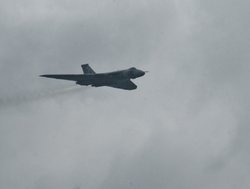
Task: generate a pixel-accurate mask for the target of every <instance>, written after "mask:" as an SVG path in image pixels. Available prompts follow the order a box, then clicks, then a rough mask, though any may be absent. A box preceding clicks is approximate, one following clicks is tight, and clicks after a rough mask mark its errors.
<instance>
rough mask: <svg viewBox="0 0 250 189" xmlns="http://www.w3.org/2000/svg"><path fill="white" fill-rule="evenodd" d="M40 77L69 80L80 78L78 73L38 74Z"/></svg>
mask: <svg viewBox="0 0 250 189" xmlns="http://www.w3.org/2000/svg"><path fill="white" fill-rule="evenodd" d="M40 77H48V78H53V79H63V80H70V81H79V80H81V79H82V75H80V74H55V75H40Z"/></svg>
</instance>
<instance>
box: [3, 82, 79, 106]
mask: <svg viewBox="0 0 250 189" xmlns="http://www.w3.org/2000/svg"><path fill="white" fill-rule="evenodd" d="M81 90H83V88H82V87H77V86H70V87H64V88H57V89H46V90H43V91H30V92H27V93H26V94H18V95H15V96H9V97H0V108H4V107H11V106H18V105H21V104H25V103H31V102H35V101H39V100H43V99H44V100H46V99H49V98H55V97H58V96H62V95H66V94H70V93H76V92H79V91H81Z"/></svg>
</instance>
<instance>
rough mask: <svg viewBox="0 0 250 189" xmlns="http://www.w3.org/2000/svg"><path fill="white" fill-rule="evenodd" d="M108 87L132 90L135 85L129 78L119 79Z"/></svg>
mask: <svg viewBox="0 0 250 189" xmlns="http://www.w3.org/2000/svg"><path fill="white" fill-rule="evenodd" d="M109 86H110V87H114V88H119V89H125V90H134V89H136V88H137V86H136V85H135V84H134V83H133V82H132V81H131V80H123V81H119V82H117V83H115V84H111V85H109Z"/></svg>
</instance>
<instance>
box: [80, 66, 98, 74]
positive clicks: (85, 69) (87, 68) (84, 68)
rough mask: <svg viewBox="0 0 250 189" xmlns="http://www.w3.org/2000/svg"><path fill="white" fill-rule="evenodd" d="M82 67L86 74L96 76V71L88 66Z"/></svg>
mask: <svg viewBox="0 0 250 189" xmlns="http://www.w3.org/2000/svg"><path fill="white" fill-rule="evenodd" d="M81 66H82V71H83V73H84V74H95V71H94V70H93V69H92V68H91V67H90V66H89V65H88V64H83V65H81Z"/></svg>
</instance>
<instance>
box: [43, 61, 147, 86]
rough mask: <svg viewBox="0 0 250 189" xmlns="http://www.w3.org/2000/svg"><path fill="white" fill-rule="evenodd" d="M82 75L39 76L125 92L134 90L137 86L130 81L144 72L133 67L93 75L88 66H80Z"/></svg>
mask: <svg viewBox="0 0 250 189" xmlns="http://www.w3.org/2000/svg"><path fill="white" fill-rule="evenodd" d="M81 67H82V70H83V73H84V74H63V75H61V74H57V75H54V74H53V75H40V77H48V78H53V79H63V80H70V81H75V82H76V84H78V85H91V86H94V87H101V86H108V87H114V88H119V89H125V90H133V89H136V88H137V86H136V85H135V84H134V83H133V82H132V81H131V80H130V79H135V78H137V77H141V76H143V75H145V73H146V72H145V71H142V70H138V69H136V68H134V67H132V68H129V69H126V70H120V71H115V72H108V73H95V72H94V70H93V69H92V68H91V67H90V66H89V65H88V64H83V65H81Z"/></svg>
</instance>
